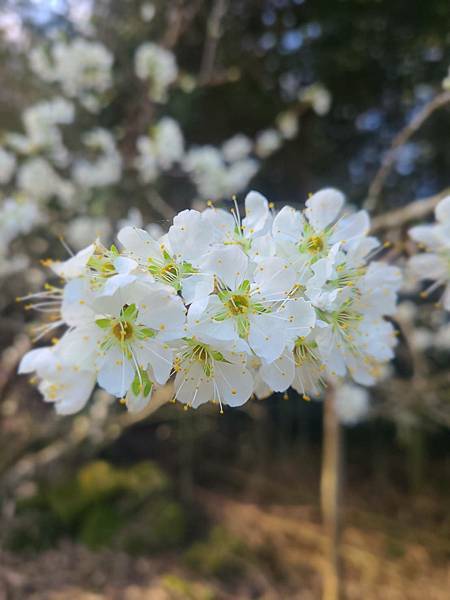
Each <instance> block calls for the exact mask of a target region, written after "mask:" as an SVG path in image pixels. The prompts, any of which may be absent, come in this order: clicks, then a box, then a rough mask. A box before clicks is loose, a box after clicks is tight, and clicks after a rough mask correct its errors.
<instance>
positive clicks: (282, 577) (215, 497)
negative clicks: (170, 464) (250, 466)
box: [0, 490, 450, 600]
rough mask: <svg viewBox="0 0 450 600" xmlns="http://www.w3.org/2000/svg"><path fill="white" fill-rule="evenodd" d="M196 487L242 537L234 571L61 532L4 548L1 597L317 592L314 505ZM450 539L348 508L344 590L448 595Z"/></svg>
mask: <svg viewBox="0 0 450 600" xmlns="http://www.w3.org/2000/svg"><path fill="white" fill-rule="evenodd" d="M196 496H197V498H198V501H199V502H200V503H201V505H202V506H203V507H204V509H205V510H206V512H207V513H208V514H209V515H210V517H211V518H212V520H213V521H214V522H217V523H218V524H220V528H222V529H223V530H226V531H227V532H229V534H230V535H231V536H235V537H236V539H240V540H242V541H243V542H244V544H245V549H244V550H243V549H242V548H239V549H238V550H236V553H235V554H236V556H235V557H234V559H233V561H231V562H229V565H228V567H229V568H228V571H227V570H226V569H225V571H224V570H223V569H222V571H221V572H219V571H220V570H218V572H217V573H216V574H214V558H213V557H212V555H211V554H209V555H208V554H206V555H205V559H204V561H205V563H208V565H209V566H208V568H210V567H211V564H213V568H210V571H209V572H208V573H206V571H207V569H206V567H205V569H203V566H204V565H202V564H200V565H197V567H199V568H197V569H193V568H191V567H189V566H187V565H186V561H185V560H184V558H183V555H182V553H181V552H180V554H176V553H171V554H164V555H163V556H159V557H157V558H148V557H139V558H136V557H131V556H128V555H126V554H123V553H117V552H113V551H111V550H108V551H101V552H93V551H90V550H88V549H86V548H84V547H82V546H80V545H76V544H72V543H69V542H64V543H63V544H61V545H60V546H58V548H56V549H53V550H48V551H45V552H42V553H39V554H37V555H31V556H30V555H27V556H23V555H22V556H18V555H14V554H12V553H8V552H3V553H2V552H0V599H1V600H16V599H17V600H22V599H27V600H28V599H30V600H100V599H105V600H122V599H123V600H147V599H148V600H231V599H233V600H235V599H243V600H245V599H251V598H259V599H264V600H278V599H282V600H289V599H292V600H297V599H298V600H316V599H317V600H318V599H320V589H321V576H320V573H321V569H322V565H323V546H324V538H323V533H322V531H321V526H320V520H319V516H318V512H317V508H316V507H314V506H310V507H308V506H307V505H306V506H305V505H303V506H299V505H298V504H295V505H289V504H279V503H278V504H277V503H267V502H264V503H262V502H261V501H260V500H259V499H258V498H257V497H256V495H255V497H254V498H251V497H249V495H248V494H247V495H246V497H245V498H243V497H242V496H240V497H237V496H234V497H231V496H229V495H228V496H227V495H224V494H222V493H218V492H210V491H208V492H206V491H205V490H198V491H197V492H196ZM219 545H220V542H219ZM449 546H450V542H449V539H448V536H447V535H446V534H445V531H441V530H439V528H436V527H431V526H427V527H425V526H423V525H422V524H419V523H418V524H417V528H414V531H412V530H411V527H408V526H406V527H404V526H403V525H402V524H401V523H399V521H398V519H396V517H395V516H394V515H390V516H389V515H383V516H380V514H372V513H366V512H364V511H363V510H359V509H348V510H346V513H345V527H344V530H343V539H342V559H343V573H344V587H345V597H346V598H347V599H348V600H353V599H354V600H378V599H380V600H423V599H424V598H426V599H427V600H447V599H448V597H449V595H448V594H449V589H450V568H449V560H448V559H449V555H450V552H449ZM206 551H207V552H208V549H207V548H206ZM214 552H217V549H216V550H215V551H214ZM199 556H200V561H202V558H201V554H200V555H199ZM222 558H223V557H222ZM202 570H203V571H204V572H203V573H202Z"/></svg>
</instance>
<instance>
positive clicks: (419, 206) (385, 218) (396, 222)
mask: <svg viewBox="0 0 450 600" xmlns="http://www.w3.org/2000/svg"><path fill="white" fill-rule="evenodd" d="M448 195H450V188H446V189H444V190H442V192H439V193H438V194H435V195H434V196H428V197H427V198H421V199H420V200H415V201H414V202H411V203H410V204H407V205H406V206H404V207H402V208H397V209H396V210H391V211H389V212H387V213H384V214H383V215H379V216H378V217H375V218H374V219H373V221H372V229H371V232H372V233H376V232H379V231H382V230H386V229H397V228H399V227H403V226H404V225H407V224H408V223H410V222H411V221H416V220H419V219H423V218H424V217H426V216H427V215H428V214H429V213H430V212H432V211H433V210H434V209H435V207H436V205H437V204H438V203H439V201H440V200H442V198H445V197H446V196H448Z"/></svg>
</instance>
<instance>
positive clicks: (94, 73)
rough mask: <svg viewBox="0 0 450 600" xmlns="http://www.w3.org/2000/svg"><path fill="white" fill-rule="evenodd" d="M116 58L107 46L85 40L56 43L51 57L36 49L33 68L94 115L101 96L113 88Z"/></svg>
mask: <svg viewBox="0 0 450 600" xmlns="http://www.w3.org/2000/svg"><path fill="white" fill-rule="evenodd" d="M113 60H114V59H113V56H112V54H111V53H110V52H109V50H108V49H107V48H105V46H103V44H101V43H99V42H92V41H89V40H86V39H83V38H75V39H73V40H71V41H69V42H65V41H58V42H56V43H54V44H53V45H52V46H51V48H50V50H49V52H48V53H47V52H46V51H45V49H43V48H37V49H33V51H32V52H31V55H30V65H31V68H32V69H33V71H34V72H35V73H36V74H37V75H38V76H39V77H41V78H42V79H43V80H44V81H48V82H56V83H58V84H59V85H60V86H61V89H62V91H63V93H64V94H65V95H67V96H68V97H69V98H77V99H78V100H80V102H81V103H82V104H83V105H84V106H85V108H87V109H88V110H91V111H93V112H96V111H97V110H98V109H99V108H100V106H101V104H100V101H99V95H100V96H101V95H102V94H104V93H105V92H106V91H107V90H108V89H109V88H110V87H111V85H112V65H113Z"/></svg>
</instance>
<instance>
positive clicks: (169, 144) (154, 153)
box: [135, 117, 184, 183]
mask: <svg viewBox="0 0 450 600" xmlns="http://www.w3.org/2000/svg"><path fill="white" fill-rule="evenodd" d="M137 149H138V156H137V157H136V159H135V166H136V168H137V170H138V171H139V175H140V179H141V181H142V182H143V183H149V182H151V181H154V180H155V179H156V178H157V177H158V175H159V173H160V171H167V170H169V169H170V168H172V167H173V166H174V165H175V164H176V163H178V162H180V161H181V159H182V157H183V154H184V140H183V134H182V132H181V129H180V127H179V125H178V123H177V122H176V121H175V120H174V119H171V118H170V117H163V118H162V119H161V120H160V121H159V122H158V123H157V124H156V125H155V126H154V127H152V129H151V131H150V134H149V135H148V136H141V137H139V139H138V140H137Z"/></svg>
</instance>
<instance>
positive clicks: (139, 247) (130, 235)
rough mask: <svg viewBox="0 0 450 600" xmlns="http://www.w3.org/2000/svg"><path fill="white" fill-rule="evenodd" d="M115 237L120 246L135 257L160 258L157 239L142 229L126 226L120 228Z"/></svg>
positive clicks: (144, 259) (143, 258)
mask: <svg viewBox="0 0 450 600" xmlns="http://www.w3.org/2000/svg"><path fill="white" fill-rule="evenodd" d="M117 239H118V240H119V242H120V243H121V244H122V246H123V247H124V248H125V250H127V251H128V252H130V253H131V254H132V255H133V256H135V257H136V258H139V259H141V260H143V261H146V260H147V259H148V258H153V259H157V260H160V259H161V248H160V244H159V242H158V241H157V240H155V239H153V238H152V236H151V235H150V234H149V233H148V231H145V230H144V229H138V228H137V227H131V226H127V227H124V228H123V229H121V230H120V231H119V233H118V235H117Z"/></svg>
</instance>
